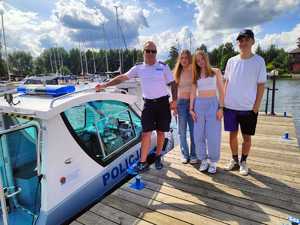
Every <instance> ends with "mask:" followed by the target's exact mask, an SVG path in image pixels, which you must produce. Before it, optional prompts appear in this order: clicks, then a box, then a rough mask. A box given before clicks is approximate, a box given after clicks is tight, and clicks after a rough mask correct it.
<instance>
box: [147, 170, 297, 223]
mask: <svg viewBox="0 0 300 225" xmlns="http://www.w3.org/2000/svg"><path fill="white" fill-rule="evenodd" d="M143 178H144V180H145V182H146V185H147V186H146V187H149V183H150V185H151V183H155V184H157V185H163V186H164V187H170V188H174V189H176V190H177V191H183V192H184V193H188V194H196V195H199V196H201V199H202V198H210V199H214V200H217V201H220V202H224V203H227V204H229V205H231V206H229V207H227V208H226V207H224V209H223V211H225V210H229V211H231V213H232V214H235V213H237V212H236V211H233V210H231V208H232V206H239V207H242V208H245V209H247V210H250V211H251V210H252V211H256V212H259V213H262V214H266V215H272V216H274V217H279V218H282V219H286V218H287V217H288V216H289V215H291V214H293V213H292V212H290V211H288V210H285V209H278V208H276V207H272V206H268V205H264V204H261V203H258V202H255V201H252V200H251V199H245V198H242V197H240V196H235V195H232V194H230V193H224V192H223V191H222V190H220V191H219V190H216V189H207V188H205V187H202V186H201V185H198V186H194V185H190V184H187V183H185V182H182V181H181V180H170V179H165V178H160V177H157V176H152V175H150V174H145V175H144V176H143ZM162 190H163V189H162V187H161V189H160V191H162ZM168 194H171V195H173V194H175V192H174V191H173V190H172V191H168ZM189 199H190V198H189ZM218 206H219V205H217V206H216V207H218ZM221 210H222V209H221ZM237 215H239V214H237ZM242 215H243V214H241V216H242ZM294 215H295V216H297V215H299V216H300V213H298V214H294ZM266 217H267V216H265V217H264V219H263V220H261V221H266V220H267V218H266ZM250 218H251V217H250Z"/></svg>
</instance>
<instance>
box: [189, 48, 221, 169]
mask: <svg viewBox="0 0 300 225" xmlns="http://www.w3.org/2000/svg"><path fill="white" fill-rule="evenodd" d="M192 70H193V85H192V91H191V96H190V114H191V116H192V118H193V120H194V141H195V149H196V154H197V156H198V159H199V160H200V161H201V164H200V168H199V170H200V171H206V170H208V172H209V173H211V174H214V173H216V171H217V162H218V161H219V159H220V146H221V119H222V117H223V106H224V87H223V80H222V75H221V71H220V70H219V69H216V68H211V66H210V64H209V59H208V56H207V54H206V53H205V52H203V51H201V50H197V51H196V53H195V55H194V57H193V63H192ZM217 93H218V95H219V97H217V96H218V95H217Z"/></svg>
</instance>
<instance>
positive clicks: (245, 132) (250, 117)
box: [239, 111, 258, 176]
mask: <svg viewBox="0 0 300 225" xmlns="http://www.w3.org/2000/svg"><path fill="white" fill-rule="evenodd" d="M257 115H258V114H256V113H254V112H253V111H248V112H245V113H244V114H243V115H241V116H240V118H239V120H240V124H241V130H242V136H243V144H242V157H241V161H240V174H241V175H245V176H246V175H248V166H247V164H246V160H247V157H248V155H249V152H250V149H251V135H254V134H255V129H256V124H257Z"/></svg>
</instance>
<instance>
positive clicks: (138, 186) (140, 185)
mask: <svg viewBox="0 0 300 225" xmlns="http://www.w3.org/2000/svg"><path fill="white" fill-rule="evenodd" d="M129 187H130V188H132V189H135V190H142V189H144V187H145V184H144V182H143V181H142V177H141V176H140V175H136V176H135V182H134V183H132V184H130V186H129Z"/></svg>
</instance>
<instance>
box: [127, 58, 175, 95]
mask: <svg viewBox="0 0 300 225" xmlns="http://www.w3.org/2000/svg"><path fill="white" fill-rule="evenodd" d="M125 75H127V76H128V78H129V79H130V78H134V77H139V78H140V80H141V88H142V93H143V97H144V98H147V99H155V98H160V97H162V96H166V95H168V94H169V92H168V87H167V84H168V83H170V82H171V81H173V80H174V78H173V74H172V72H171V70H170V68H169V66H168V65H166V64H164V63H162V62H156V63H155V64H153V65H148V64H145V63H142V64H139V65H135V66H133V67H132V68H131V69H130V70H129V71H128V72H127V73H125Z"/></svg>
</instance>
